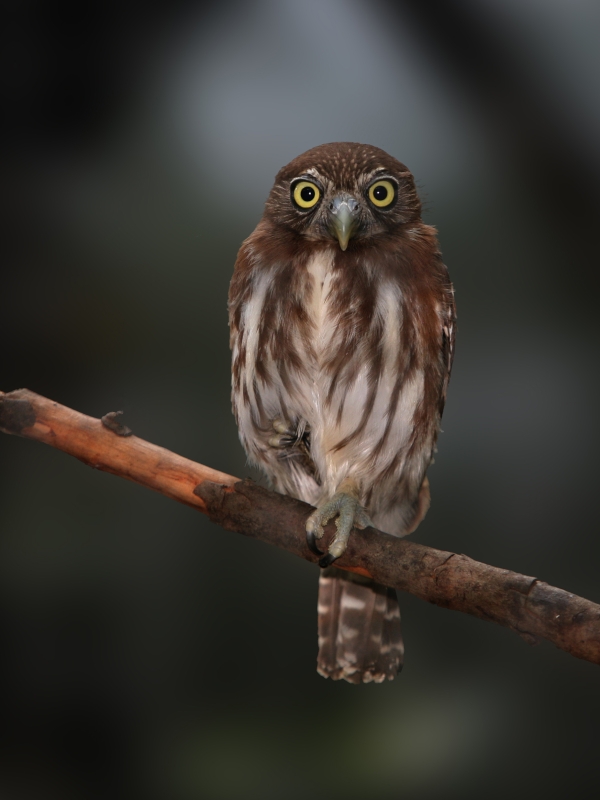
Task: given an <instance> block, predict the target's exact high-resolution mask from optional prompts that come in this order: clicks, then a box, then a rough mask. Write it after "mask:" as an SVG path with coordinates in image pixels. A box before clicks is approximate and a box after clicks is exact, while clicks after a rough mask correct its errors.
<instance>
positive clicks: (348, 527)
mask: <svg viewBox="0 0 600 800" xmlns="http://www.w3.org/2000/svg"><path fill="white" fill-rule="evenodd" d="M336 516H337V520H336V522H335V527H336V528H337V533H336V535H335V538H334V540H333V542H332V543H331V544H330V546H329V550H328V552H327V553H325V554H324V553H323V551H322V550H319V548H318V547H317V539H321V537H322V536H323V535H324V533H325V531H324V530H323V526H324V525H326V524H327V523H328V522H329V520H330V519H333V518H334V517H336ZM371 524H372V523H371V520H370V519H369V517H368V516H367V513H366V511H365V510H364V508H363V507H362V506H361V504H360V503H359V502H358V500H357V499H356V497H355V495H354V493H351V492H349V491H346V492H344V491H342V492H336V494H334V495H333V497H331V498H330V499H329V500H327V501H326V502H325V503H323V504H322V505H321V506H319V508H317V510H316V511H313V513H312V514H311V515H310V517H309V518H308V520H307V522H306V541H307V543H308V546H309V548H310V550H312V552H313V553H316V554H317V555H322V556H323V558H322V559H321V560H320V561H319V566H320V567H328V566H329V565H330V564H333V562H334V561H335V560H336V558H339V557H340V556H341V555H342V554H343V553H344V551H345V550H346V546H347V545H348V539H349V538H350V533H351V531H352V528H361V529H362V528H368V527H369V526H370V525H371Z"/></svg>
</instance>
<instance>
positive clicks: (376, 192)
mask: <svg viewBox="0 0 600 800" xmlns="http://www.w3.org/2000/svg"><path fill="white" fill-rule="evenodd" d="M387 196H388V190H387V189H386V188H385V186H376V187H375V188H374V189H373V197H374V198H375V200H379V201H380V202H381V201H382V200H385V199H386V197H387Z"/></svg>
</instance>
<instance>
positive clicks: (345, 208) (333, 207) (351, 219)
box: [329, 194, 359, 250]
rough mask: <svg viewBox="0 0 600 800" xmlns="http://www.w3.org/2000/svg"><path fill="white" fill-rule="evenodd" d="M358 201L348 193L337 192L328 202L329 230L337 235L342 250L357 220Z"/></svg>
mask: <svg viewBox="0 0 600 800" xmlns="http://www.w3.org/2000/svg"><path fill="white" fill-rule="evenodd" d="M358 211H359V205H358V202H357V201H356V200H355V199H354V198H353V197H352V196H351V195H349V194H339V195H337V196H336V197H334V198H333V200H332V201H331V203H330V204H329V230H330V231H331V233H333V235H334V236H336V237H337V240H338V242H339V243H340V247H341V248H342V250H345V249H346V248H347V247H348V242H349V241H350V238H351V236H352V234H353V233H354V231H355V230H356V224H357V222H358Z"/></svg>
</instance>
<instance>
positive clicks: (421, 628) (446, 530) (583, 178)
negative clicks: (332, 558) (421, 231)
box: [0, 0, 600, 800]
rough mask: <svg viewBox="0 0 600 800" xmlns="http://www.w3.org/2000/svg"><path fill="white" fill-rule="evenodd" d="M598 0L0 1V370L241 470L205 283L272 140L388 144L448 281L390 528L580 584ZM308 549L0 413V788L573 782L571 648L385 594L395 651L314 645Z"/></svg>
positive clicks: (556, 793) (208, 793)
mask: <svg viewBox="0 0 600 800" xmlns="http://www.w3.org/2000/svg"><path fill="white" fill-rule="evenodd" d="M599 23H600V7H599V6H598V4H597V3H596V2H593V0H526V2H523V0H484V1H483V2H475V0H443V1H442V0H440V1H439V2H425V1H424V0H402V2H394V3H391V2H390V3H387V2H384V0H370V1H369V2H365V1H362V0H305V1H304V2H297V1H294V0H278V2H276V1H275V0H257V1H256V2H245V3H242V2H233V0H221V2H219V3H215V4H210V3H199V2H193V3H192V2H180V0H171V2H169V3H162V4H157V3H147V4H142V5H140V4H136V3H132V2H128V1H127V0H121V1H120V2H119V3H117V2H113V1H112V0H105V1H104V2H103V3H102V4H100V3H89V4H79V6H78V7H77V8H74V7H73V5H72V4H68V5H67V3H61V2H27V3H17V4H13V6H12V9H11V10H10V12H6V15H5V23H4V25H3V30H2V34H1V37H2V40H3V41H2V47H1V48H0V50H1V52H2V68H1V75H2V91H3V100H2V104H3V108H4V111H5V113H6V112H8V114H7V117H6V121H5V123H4V126H3V129H2V133H1V136H2V153H3V155H4V157H5V158H4V161H5V166H4V169H3V172H4V175H5V191H4V193H3V197H2V205H3V210H2V217H3V222H4V223H5V234H4V236H3V245H2V247H3V249H4V255H3V258H2V269H1V272H2V281H1V289H0V329H1V339H0V341H1V343H2V344H1V347H0V388H1V389H3V390H5V391H9V390H12V389H16V388H19V387H23V386H24V387H27V388H29V389H32V390H34V391H36V392H39V393H41V394H43V395H46V396H48V397H50V398H52V399H54V400H56V401H58V402H60V403H63V404H66V405H68V406H71V407H73V408H76V409H78V410H80V411H82V412H84V413H87V414H90V415H92V416H101V415H102V414H104V413H106V412H108V411H112V410H117V409H123V410H124V411H125V415H126V416H125V421H126V423H127V424H128V425H129V426H131V427H132V428H133V430H134V432H135V433H136V434H137V435H139V436H142V437H144V438H146V439H149V440H150V441H152V442H155V443H157V444H160V445H163V446H165V447H167V448H170V449H172V450H174V451H176V452H178V453H180V454H182V455H185V456H187V457H189V458H192V459H195V460H197V461H200V462H202V463H205V464H208V465H210V466H212V467H215V468H217V469H220V470H223V471H225V472H229V473H231V474H234V475H238V476H242V477H243V476H247V475H249V474H251V472H250V470H249V469H248V467H247V465H246V463H245V457H244V454H243V452H242V450H241V447H240V445H239V443H238V439H237V431H236V429H235V424H234V421H233V418H232V416H231V413H230V403H229V382H230V377H229V351H228V331H227V313H226V296H227V287H228V283H229V279H230V276H231V272H232V268H233V263H234V260H235V256H236V252H237V249H238V247H239V245H240V243H241V241H242V240H243V239H244V238H245V237H246V236H247V235H249V233H250V232H251V231H252V229H253V228H254V226H255V225H256V223H257V221H258V219H259V217H260V215H261V213H262V206H263V203H264V201H265V199H266V196H267V193H268V191H269V188H270V186H271V183H272V180H273V178H274V176H275V174H276V172H277V171H278V169H279V168H280V167H281V166H282V165H283V164H285V163H287V162H288V161H290V160H291V159H292V158H293V157H295V156H296V155H298V154H299V153H301V152H303V151H304V150H307V149H308V148H310V147H313V146H314V145H317V144H321V143H323V142H327V141H335V140H350V141H360V142H369V143H371V144H374V145H377V146H379V147H382V148H384V149H385V150H387V151H389V152H390V153H391V154H393V155H394V156H396V157H397V158H398V159H400V160H401V161H403V162H404V163H406V164H407V165H408V166H409V167H410V169H411V170H412V171H413V173H414V175H415V176H416V179H417V182H418V185H419V187H420V192H421V196H422V198H423V200H424V203H425V219H426V221H427V222H429V223H431V224H434V225H436V226H437V228H438V229H439V234H440V240H441V245H442V250H443V253H444V257H445V260H446V263H447V264H448V266H449V268H450V273H451V276H452V278H453V281H454V284H455V288H456V296H457V304H458V313H459V333H458V340H457V355H456V360H455V366H454V373H453V376H452V381H451V385H450V392H449V400H448V405H447V409H446V414H445V417H444V431H445V432H444V434H443V435H442V436H441V437H440V442H439V453H438V456H437V458H436V463H435V465H434V466H433V467H432V469H431V470H430V473H429V475H430V480H431V484H432V495H433V505H432V508H431V511H430V512H429V515H428V517H427V518H426V520H425V522H424V523H423V524H422V525H421V527H420V528H419V530H418V531H417V532H416V533H415V534H414V536H413V538H414V539H415V540H417V541H420V542H423V543H425V544H429V545H432V546H435V547H440V548H442V549H447V550H452V551H456V552H459V553H466V554H468V555H469V556H471V557H473V558H475V559H478V560H481V561H485V562H488V563H491V564H494V565H497V566H502V567H506V568H509V569H513V570H516V571H518V572H523V573H525V574H527V575H535V576H537V577H539V578H540V579H542V580H545V581H547V582H549V583H551V584H554V585H557V586H560V587H562V588H565V589H568V590H570V591H572V592H574V593H577V594H580V595H583V596H585V597H588V598H589V599H592V600H595V601H596V602H599V601H600V585H599V582H598V571H599V569H600V536H599V533H600V531H599V529H598V527H599V526H598V522H597V519H598V512H597V501H598V496H599V492H598V479H599V472H600V471H599V469H598V455H597V454H598V445H599V438H600V437H599V429H598V415H597V398H598V392H599V389H600V386H599V383H600V382H599V379H598V369H597V365H598V347H599V344H600V342H599V338H600V337H599V326H598V293H599V291H600V281H599V272H600V270H599V264H598V245H597V231H598V211H599V208H598V207H599V202H598V200H599V188H600V106H599V105H598V93H599V89H600V49H599V48H598V30H599ZM316 592H317V569H316V568H315V567H314V566H312V565H310V564H308V563H304V562H302V561H300V560H298V559H295V558H294V557H292V556H291V555H289V554H288V553H285V552H283V551H277V550H275V549H273V548H269V547H268V546H266V545H263V544H261V543H258V542H255V541H251V540H245V539H244V537H241V536H238V535H235V534H232V533H227V532H224V531H222V530H220V529H218V528H216V527H213V526H212V525H211V524H210V523H209V522H208V521H207V520H206V519H204V518H203V517H202V516H201V515H200V514H197V513H195V512H194V511H192V510H191V509H188V508H186V507H183V506H178V505H177V504H176V503H173V502H172V501H170V500H167V499H166V498H164V497H162V496H159V495H154V494H152V493H151V492H149V491H147V490H145V489H143V488H141V487H138V486H136V485H133V484H130V483H128V482H126V481H123V480H119V479H117V478H114V477H112V476H109V475H106V474H101V473H97V472H93V471H92V470H90V469H88V468H87V467H84V466H83V465H82V464H81V463H79V462H78V461H76V460H74V459H72V458H70V457H68V456H66V455H64V454H62V453H59V452H57V451H53V450H51V449H50V448H46V447H43V446H42V445H40V444H37V443H34V442H29V441H26V440H22V439H17V438H13V437H8V436H4V435H3V436H1V437H0V637H1V639H0V640H1V643H2V658H1V661H0V674H1V681H0V711H1V719H2V728H1V737H2V747H1V748H0V797H2V798H4V797H6V798H17V800H20V798H33V799H34V800H37V798H40V800H42V799H43V800H46V798H54V797H57V798H108V797H111V798H138V797H139V798H148V799H149V800H161V799H162V798H169V799H170V800H171V799H172V800H188V799H189V798H209V799H210V798H215V800H229V799H230V798H231V800H238V798H239V799H240V800H246V799H248V800H254V799H255V798H256V799H257V800H259V799H260V800H263V799H264V800H270V799H271V798H273V799H275V800H278V799H279V798H286V799H287V798H290V800H295V798H306V797H310V798H315V800H320V798H328V799H331V798H338V797H344V798H347V799H348V800H353V799H354V798H363V797H369V798H373V799H374V800H379V799H380V798H381V799H382V800H388V798H389V799H391V798H399V797H402V798H417V800H420V799H421V798H438V797H444V798H471V797H482V796H485V797H489V798H496V797H506V796H507V795H508V793H510V795H511V796H512V797H515V798H520V797H529V796H531V795H532V793H533V796H542V795H543V796H546V797H551V798H552V797H562V796H565V794H566V793H567V792H568V793H569V796H571V797H573V796H575V797H578V796H584V793H587V792H588V791H591V788H592V781H595V783H596V787H597V778H598V752H599V751H598V747H599V745H600V729H599V724H598V719H599V714H600V672H599V671H598V667H597V666H594V665H592V664H589V663H586V662H582V661H578V660H576V659H574V658H573V657H571V656H569V655H567V654H566V653H563V652H561V651H559V650H556V649H555V648H553V647H552V646H551V645H550V644H548V643H542V644H540V645H539V646H537V647H530V646H528V645H527V644H525V642H523V641H521V640H520V639H519V638H518V637H517V636H516V635H515V634H514V633H511V632H509V631H507V630H505V629H502V628H500V627H498V626H494V625H491V624H487V623H484V622H482V621H480V620H476V619H472V618H469V617H467V616H465V615H461V614H457V613H454V612H449V611H445V610H442V609H439V608H436V607H434V606H429V605H427V604H425V603H423V602H422V601H419V600H417V599H416V598H413V597H411V596H403V597H401V606H402V611H403V618H404V631H405V642H406V665H405V668H404V671H403V673H402V675H401V676H400V677H399V678H398V679H397V680H396V681H394V682H393V683H390V684H389V685H381V686H373V685H368V686H361V687H356V686H350V685H348V684H345V683H339V684H338V683H333V682H330V681H325V680H323V679H322V678H320V677H319V676H317V674H316V672H315V658H316Z"/></svg>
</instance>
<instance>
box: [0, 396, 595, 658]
mask: <svg viewBox="0 0 600 800" xmlns="http://www.w3.org/2000/svg"><path fill="white" fill-rule="evenodd" d="M0 430H2V431H3V432H4V433H12V434H17V435H19V436H25V437H27V438H29V439H36V440H37V441H40V442H45V443H46V444H49V445H51V446H52V447H56V448H57V449H58V450H63V451H64V452H65V453H69V455H72V456H75V457H76V458H78V459H79V460H80V461H83V462H84V463H85V464H88V465H90V466H92V467H94V468H96V469H100V470H103V471H105V472H112V473H113V474H114V475H119V476H120V477H122V478H127V479H128V480H131V481H135V482H136V483H140V484H142V485H143V486H147V487H149V488H150V489H154V490H155V491H157V492H161V493H162V494H164V495H166V496H167V497H171V498H173V499H174V500H178V501H179V502H180V503H185V504H186V505H188V506H192V507H194V508H197V509H198V510H199V511H202V512H203V513H204V514H207V515H208V516H209V518H210V519H211V520H212V521H213V522H216V523H217V524H218V525H221V526H222V527H224V528H226V529H228V530H232V531H237V532H238V533H243V534H245V535H246V536H252V537H254V538H256V539H260V540H262V541H264V542H269V543H270V544H274V545H277V546H278V547H282V548H284V549H285V550H289V551H290V552H291V553H294V555H297V556H300V558H304V559H306V560H307V561H312V562H316V561H317V556H315V555H314V554H313V553H311V552H310V550H309V549H308V547H307V545H306V538H305V529H304V525H305V522H306V518H307V516H308V514H309V513H310V511H311V510H312V509H311V507H310V506H309V505H307V504H306V503H302V502H300V501H299V500H293V499H291V498H289V497H284V496H283V495H280V494H277V493H275V492H271V491H268V490H267V489H264V488H262V487H261V486H258V485H256V484H254V483H253V482H252V481H248V480H246V481H240V480H239V479H238V478H234V477H233V476H231V475H226V474H225V473H223V472H218V471H217V470H214V469H211V468H210V467H205V466H203V465H202V464H197V463H196V462H195V461H190V460H189V459H187V458H183V457H182V456H179V455H177V454H176V453H172V452H170V451H169V450H165V449H164V448H163V447H158V446H157V445H154V444H151V443H150V442H146V441H144V440H143V439H139V438H137V437H136V436H133V435H131V431H129V429H128V428H125V427H124V426H122V425H120V424H119V422H118V419H117V414H116V413H111V414H107V415H106V416H105V417H103V418H102V420H99V419H94V418H93V417H87V416H85V415H84V414H80V413H79V412H77V411H73V410H72V409H70V408H67V407H65V406H61V405H59V404H58V403H55V402H53V401H52V400H48V399H46V398H44V397H40V395H37V394H35V393H33V392H30V391H28V390H26V389H20V390H18V391H15V392H10V393H8V394H4V393H2V392H0ZM333 533H334V526H333V525H332V524H330V525H329V526H328V528H327V530H326V537H327V538H326V540H325V541H326V542H327V543H328V542H329V541H330V540H331V538H332V536H333ZM336 566H339V567H341V568H343V569H347V570H350V571H353V572H358V573H360V574H362V575H367V576H369V577H372V578H374V579H375V580H377V581H378V582H379V583H383V584H384V585H386V586H392V587H394V588H396V589H399V590H401V591H404V592H410V593H411V594H414V595H416V596H417V597H420V598H421V599H423V600H427V601H428V602H430V603H435V604H436V605H439V606H442V607H444V608H450V609H454V610H455V611H463V612H464V613H466V614H472V615H473V616H475V617H479V618H480V619H486V620H490V621H491V622H496V623H498V624H499V625H503V626H505V627H507V628H511V629H512V630H514V631H516V632H517V633H519V634H520V635H521V636H523V637H524V638H525V639H526V640H527V641H530V642H535V641H537V640H538V639H539V638H543V639H548V640H549V641H550V642H553V643H554V644H555V645H556V646H557V647H559V648H561V649H562V650H566V651H567V652H568V653H571V655H574V656H576V657H577V658H582V659H585V660H587V661H592V662H593V663H595V664H600V605H597V604H596V603H592V602H591V601H589V600H585V599H584V598H582V597H577V595H574V594H570V593H569V592H565V591H564V590H562V589H557V588H555V587H553V586H549V585H548V584H546V583H542V581H538V580H537V579H536V578H530V577H527V576H526V575H519V574H518V573H516V572H510V571H509V570H505V569H499V568H498V567H492V566H489V565H488V564H482V563H480V562H478V561H473V559H471V558H468V557H467V556H464V555H458V554H456V553H448V552H445V551H443V550H435V549H434V548H432V547H426V546H425V545H422V544H417V543H415V542H410V541H406V540H405V539H398V538H396V537H394V536H390V535H388V534H386V533H382V532H381V531H377V530H375V529H373V528H367V529H366V530H364V531H354V533H353V534H352V536H351V538H350V542H349V545H348V549H347V551H346V553H345V554H344V555H343V557H342V558H341V559H339V561H337V562H336Z"/></svg>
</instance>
